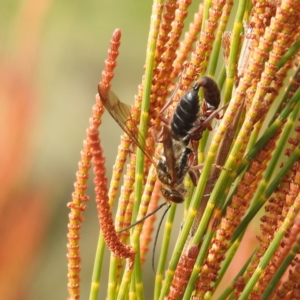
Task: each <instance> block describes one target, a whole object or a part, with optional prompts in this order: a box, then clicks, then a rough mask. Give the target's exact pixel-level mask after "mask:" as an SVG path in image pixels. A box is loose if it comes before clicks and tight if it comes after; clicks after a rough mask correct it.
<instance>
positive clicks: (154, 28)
mask: <svg viewBox="0 0 300 300" xmlns="http://www.w3.org/2000/svg"><path fill="white" fill-rule="evenodd" d="M163 3H164V1H163V0H154V1H153V6H152V14H151V15H152V18H151V23H150V32H149V37H148V44H147V54H146V70H145V80H144V89H143V97H142V107H141V120H140V132H141V135H142V137H143V138H142V139H141V141H145V137H146V133H147V127H148V110H149V104H150V103H149V99H150V93H151V84H152V76H153V66H154V56H155V51H156V50H155V49H156V42H157V37H158V32H159V26H160V22H161V15H162V8H163ZM141 144H142V143H141ZM142 146H143V145H142ZM136 160H137V161H136V176H135V189H134V195H135V196H134V208H133V221H135V220H136V217H137V214H138V210H139V206H140V202H141V196H142V187H143V178H144V153H143V152H142V151H141V150H140V149H138V150H137V158H136ZM131 245H132V247H133V249H135V250H139V236H136V235H134V236H132V237H131ZM132 271H133V270H132V268H131V267H130V266H128V267H127V269H126V270H125V273H124V275H123V280H122V282H121V286H120V291H119V295H118V298H117V299H118V300H121V299H126V297H127V294H128V290H129V283H130V281H131V274H132ZM134 272H135V279H136V280H140V281H139V282H136V284H137V285H138V290H137V293H138V296H139V297H140V298H139V299H144V295H143V292H142V288H141V262H140V259H139V253H137V254H136V256H135V264H134Z"/></svg>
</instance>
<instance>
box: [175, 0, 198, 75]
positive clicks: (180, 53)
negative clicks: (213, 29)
mask: <svg viewBox="0 0 300 300" xmlns="http://www.w3.org/2000/svg"><path fill="white" fill-rule="evenodd" d="M202 16H203V3H201V4H199V8H198V12H197V13H195V15H194V20H193V22H191V23H190V27H189V31H188V32H186V33H185V36H184V40H183V41H181V42H180V45H179V50H177V52H176V54H177V57H176V59H175V61H174V62H173V71H172V74H171V79H174V78H176V77H177V76H178V74H179V73H180V72H181V71H182V69H183V63H184V61H185V60H186V59H187V58H188V55H189V53H190V52H191V50H192V47H193V43H194V42H195V41H196V39H197V35H198V33H199V32H200V30H201V23H202Z"/></svg>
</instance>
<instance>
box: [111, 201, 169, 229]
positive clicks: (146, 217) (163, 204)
mask: <svg viewBox="0 0 300 300" xmlns="http://www.w3.org/2000/svg"><path fill="white" fill-rule="evenodd" d="M166 204H167V202H164V203H162V204H161V205H160V206H158V207H157V208H156V209H154V210H153V211H151V213H149V214H147V215H146V216H145V217H144V218H142V219H140V220H138V221H136V222H135V223H133V224H131V225H129V226H127V227H125V228H123V229H121V230H119V231H117V233H121V232H124V231H126V230H128V229H130V228H132V227H134V226H135V225H137V224H140V223H142V222H144V221H145V220H146V219H148V218H149V217H151V216H152V215H154V214H155V213H156V212H157V211H159V210H160V209H161V208H162V207H163V206H165V205H166Z"/></svg>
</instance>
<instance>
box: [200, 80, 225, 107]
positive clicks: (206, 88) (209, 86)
mask: <svg viewBox="0 0 300 300" xmlns="http://www.w3.org/2000/svg"><path fill="white" fill-rule="evenodd" d="M200 86H201V87H202V90H203V96H204V99H205V101H206V102H207V103H208V105H210V106H211V107H212V108H214V109H217V108H218V106H219V104H220V101H221V96H220V90H219V87H218V85H217V83H216V82H215V81H214V80H213V79H212V78H210V77H208V76H203V77H201V78H200V79H199V81H198V82H197V83H196V84H195V86H194V88H198V90H199V88H200Z"/></svg>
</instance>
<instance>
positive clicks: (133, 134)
mask: <svg viewBox="0 0 300 300" xmlns="http://www.w3.org/2000/svg"><path fill="white" fill-rule="evenodd" d="M200 87H202V88H203V94H204V99H205V100H204V101H203V104H202V106H201V110H202V112H203V113H202V114H199V110H200V106H199V96H198V92H199V89H200ZM98 91H99V95H100V99H101V101H102V103H103V105H104V106H105V108H106V109H107V110H108V112H109V113H110V115H111V116H112V117H113V119H114V120H115V121H116V122H117V123H118V124H119V125H120V127H121V128H122V129H123V130H124V131H125V132H126V133H127V134H128V136H129V137H130V138H131V139H132V141H133V142H134V143H135V144H136V145H137V146H138V147H139V148H140V149H141V150H142V151H143V152H144V154H145V155H146V156H147V157H148V158H149V159H150V161H151V162H152V163H153V164H154V165H155V166H156V172H157V177H158V179H159V180H160V182H161V184H162V185H161V192H162V195H163V197H164V198H165V199H166V201H167V202H173V203H182V202H183V201H184V196H185V194H186V189H185V188H184V186H183V179H184V177H185V175H186V174H187V173H189V174H190V176H191V178H192V180H193V183H194V184H196V183H197V182H196V181H197V180H196V179H197V178H196V177H197V176H196V175H195V172H194V171H193V169H192V168H191V167H192V165H193V163H194V160H195V153H194V151H193V150H192V149H191V148H189V147H188V144H189V143H190V141H199V140H200V139H201V137H202V134H203V132H204V130H205V129H206V128H208V129H210V130H211V127H210V124H209V121H210V120H211V119H212V118H214V117H217V114H218V111H217V108H218V106H219V103H220V91H219V88H218V86H217V84H216V82H215V81H214V80H213V79H212V78H210V77H208V76H204V77H201V78H200V79H199V80H198V81H197V82H196V84H195V85H194V87H193V88H192V89H191V90H189V91H188V92H187V93H185V94H184V95H183V96H182V98H181V99H180V101H179V103H178V105H177V107H176V110H175V112H174V115H173V118H172V119H171V120H170V122H166V120H165V119H164V118H163V117H162V118H161V119H162V120H163V121H164V122H165V123H167V124H170V126H167V125H166V124H164V125H163V126H162V131H161V133H160V134H159V136H158V137H157V141H158V142H161V143H162V144H163V153H162V155H161V156H160V158H159V159H158V162H155V160H154V155H153V154H152V153H150V151H149V149H148V148H147V146H142V145H146V143H141V142H140V140H139V131H138V129H137V127H136V126H135V125H134V122H132V119H131V115H130V106H129V105H127V104H125V103H123V102H121V101H120V100H119V99H118V97H117V96H116V95H115V94H114V93H113V92H112V91H109V92H107V89H106V86H105V84H104V83H100V84H99V85H98ZM222 109H223V108H222ZM163 110H165V108H164V109H162V111H163Z"/></svg>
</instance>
